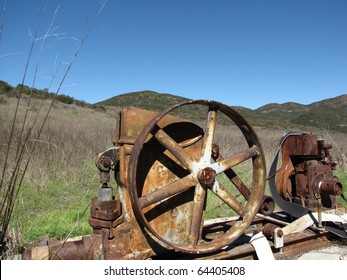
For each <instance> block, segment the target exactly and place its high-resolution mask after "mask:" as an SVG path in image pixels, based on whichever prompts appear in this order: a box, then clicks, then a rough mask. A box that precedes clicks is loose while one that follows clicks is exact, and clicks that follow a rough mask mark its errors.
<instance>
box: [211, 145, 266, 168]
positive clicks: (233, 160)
mask: <svg viewBox="0 0 347 280" xmlns="http://www.w3.org/2000/svg"><path fill="white" fill-rule="evenodd" d="M257 155H259V148H258V147H257V146H255V145H253V146H252V147H251V148H248V149H247V150H245V151H243V152H241V153H238V154H236V155H233V156H231V157H230V158H227V159H224V160H222V161H219V162H215V163H213V164H212V165H211V167H212V168H213V169H214V170H215V171H216V173H217V174H219V173H221V172H224V171H225V170H227V169H230V168H232V167H234V166H236V165H238V164H240V163H242V162H244V161H246V160H248V159H250V158H252V157H254V156H257Z"/></svg>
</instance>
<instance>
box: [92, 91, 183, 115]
mask: <svg viewBox="0 0 347 280" xmlns="http://www.w3.org/2000/svg"><path fill="white" fill-rule="evenodd" d="M188 100H189V99H188V98H184V97H180V96H176V95H172V94H167V93H158V92H155V91H151V90H144V91H137V92H130V93H125V94H120V95H117V96H114V97H111V98H109V99H106V100H104V101H101V102H98V103H96V105H101V106H115V107H126V106H134V107H139V108H142V109H149V110H154V111H162V110H164V109H166V108H169V107H171V106H173V105H175V104H177V103H181V102H184V101H188Z"/></svg>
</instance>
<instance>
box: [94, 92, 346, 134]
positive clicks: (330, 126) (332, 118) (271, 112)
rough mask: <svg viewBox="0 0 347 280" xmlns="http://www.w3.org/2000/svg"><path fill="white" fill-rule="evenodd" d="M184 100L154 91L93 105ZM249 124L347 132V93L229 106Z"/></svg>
mask: <svg viewBox="0 0 347 280" xmlns="http://www.w3.org/2000/svg"><path fill="white" fill-rule="evenodd" d="M188 100H189V99H188V98H184V97H179V96H175V95H171V94H167V93H165V94H163V93H158V92H155V91H149V90H146V91H138V92H131V93H125V94H121V95H117V96H114V97H112V98H109V99H106V100H104V101H101V102H98V103H96V105H100V106H116V107H125V106H135V107H139V108H143V109H149V110H155V111H161V110H164V109H166V108H168V107H171V106H173V105H175V104H177V103H180V102H184V101H188ZM233 108H234V109H235V110H236V111H238V112H239V113H240V114H241V115H242V116H243V117H244V118H245V119H246V120H247V121H248V122H249V123H250V124H252V125H254V126H261V127H272V128H281V129H283V128H285V129H288V130H289V129H305V130H307V129H309V130H312V129H313V130H323V131H330V130H331V131H337V132H343V133H347V110H346V109H347V94H344V95H341V96H338V97H335V98H329V99H325V100H322V101H319V102H314V103H312V104H309V105H302V104H299V103H294V102H288V103H284V104H277V103H270V104H267V105H265V106H262V107H260V108H258V109H256V110H251V109H249V108H245V107H236V106H235V107H233ZM180 113H183V114H184V116H185V117H187V114H189V117H191V118H193V119H199V118H200V119H204V118H206V116H205V114H204V113H203V112H200V111H196V110H191V108H184V109H183V108H182V110H181V111H180Z"/></svg>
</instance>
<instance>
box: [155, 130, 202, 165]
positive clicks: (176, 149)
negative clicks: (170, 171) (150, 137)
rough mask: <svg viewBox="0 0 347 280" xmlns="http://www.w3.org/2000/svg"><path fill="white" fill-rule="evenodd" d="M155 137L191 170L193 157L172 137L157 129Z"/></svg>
mask: <svg viewBox="0 0 347 280" xmlns="http://www.w3.org/2000/svg"><path fill="white" fill-rule="evenodd" d="M155 138H156V139H157V140H158V141H159V143H160V144H162V145H163V146H164V147H165V148H166V149H168V150H169V151H170V152H171V153H172V154H173V155H174V156H175V157H176V158H177V159H178V160H179V161H180V163H182V164H183V166H185V167H186V168H187V169H188V170H189V171H192V169H193V164H194V163H195V161H194V159H193V158H192V157H191V156H190V154H189V153H188V152H187V151H186V150H185V149H183V148H182V147H181V146H180V145H179V144H178V143H177V142H176V141H175V140H174V139H172V138H171V137H170V136H169V135H168V134H167V133H166V132H165V131H164V130H162V129H159V130H158V131H157V133H156V134H155Z"/></svg>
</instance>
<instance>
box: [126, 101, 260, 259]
mask: <svg viewBox="0 0 347 280" xmlns="http://www.w3.org/2000/svg"><path fill="white" fill-rule="evenodd" d="M189 105H203V106H207V107H208V108H209V113H208V114H209V115H208V118H210V111H216V112H218V111H221V112H222V113H224V114H225V115H226V116H227V117H229V118H230V119H231V120H232V121H233V122H234V123H235V124H236V125H237V126H238V128H239V129H240V130H241V132H242V134H243V136H244V137H245V139H246V141H247V143H248V146H249V149H248V150H247V153H244V154H242V155H240V157H241V156H243V157H246V158H247V157H248V158H247V160H248V159H252V167H253V180H252V192H251V193H250V197H249V199H248V200H247V204H246V206H245V207H244V209H242V211H243V212H244V213H243V214H242V215H243V217H242V219H240V220H239V221H237V222H236V225H233V226H232V227H231V228H230V229H229V230H227V231H226V232H225V233H224V234H223V235H222V237H221V238H218V239H217V240H216V239H215V240H212V241H210V242H206V243H200V244H199V241H200V240H199V237H197V236H196V234H195V233H192V232H191V230H190V234H191V233H192V235H193V236H192V237H189V239H191V240H193V241H192V242H191V243H190V242H189V244H188V245H187V244H177V243H174V242H171V241H169V240H166V239H165V238H163V237H162V236H160V235H159V234H157V232H156V231H155V230H154V229H153V228H152V227H151V225H150V224H149V222H148V220H147V219H146V217H145V215H144V213H143V212H142V209H143V208H144V207H145V206H146V205H149V204H148V203H154V202H153V201H155V202H157V201H156V199H157V198H151V197H148V199H144V198H143V197H141V196H139V194H138V191H137V190H138V187H137V179H136V176H137V169H138V165H139V155H140V153H141V150H142V148H143V146H144V143H145V141H146V138H147V137H148V135H149V134H151V131H153V128H154V127H155V126H156V124H157V123H158V122H159V121H160V120H161V119H162V118H163V117H164V116H165V115H167V114H168V113H170V112H172V111H173V110H175V109H176V108H178V107H182V106H189ZM213 114H214V113H212V114H211V116H213ZM208 123H209V120H208ZM206 129H208V128H206ZM212 132H213V130H212ZM213 133H214V132H213ZM205 134H208V133H207V132H206V133H205ZM158 135H159V134H158ZM164 136H165V135H164ZM164 136H157V137H158V138H159V137H164ZM153 137H154V136H153ZM206 137H207V138H206V139H207V140H204V144H203V145H204V148H203V149H204V151H203V154H204V155H206V154H207V155H208V154H209V151H208V149H209V147H207V146H211V145H212V143H211V139H212V141H213V137H212V138H211V137H208V136H206ZM163 141H164V142H165V140H163ZM205 142H209V143H208V144H206V143H205ZM166 144H167V143H166ZM167 145H169V144H167ZM206 147H207V148H206ZM210 148H211V149H212V146H211V147H210ZM178 156H179V155H178ZM237 156H238V155H235V157H237ZM202 157H203V156H202ZM180 160H181V162H183V161H187V160H186V158H185V157H182V159H180ZM202 161H203V159H201V160H200V163H201V162H202ZM224 162H225V161H224ZM184 164H185V165H186V166H189V168H190V170H189V171H190V175H191V176H190V177H189V176H187V181H189V180H191V181H189V182H196V181H195V178H196V180H198V183H199V184H201V185H200V187H201V188H198V187H197V186H195V190H194V199H195V197H197V196H198V195H199V194H197V193H198V192H200V194H201V195H203V193H204V189H205V191H206V189H207V188H210V189H212V188H218V187H219V186H214V185H213V186H212V185H208V182H209V180H210V179H211V178H210V177H209V176H206V173H209V172H212V171H211V169H212V170H214V171H215V170H217V172H219V170H222V169H218V168H219V167H218V166H219V165H218V164H219V163H218V162H215V163H213V164H211V163H209V164H208V163H206V164H205V165H204V168H201V167H200V168H195V167H194V166H193V165H192V164H191V162H189V161H188V162H184ZM265 169H266V168H265V157H264V154H263V151H262V148H261V144H260V142H259V138H258V136H257V135H256V133H255V131H254V130H253V128H252V127H251V126H250V125H249V124H248V123H247V121H246V120H245V119H244V118H243V117H242V116H241V115H240V114H239V113H237V112H236V111H235V110H233V109H232V108H231V107H230V106H227V105H225V104H223V103H219V102H216V101H211V100H193V101H188V102H182V103H179V104H176V105H174V106H172V107H170V108H167V109H166V110H163V111H162V112H160V113H158V114H157V115H156V116H155V117H154V118H153V119H152V120H151V121H150V122H149V123H148V124H147V125H146V126H145V127H144V129H143V130H142V132H141V133H140V135H139V136H138V138H137V140H136V142H135V145H134V147H133V149H132V153H131V156H130V160H129V172H128V186H129V193H130V199H131V204H132V207H133V211H134V214H135V216H136V219H137V221H138V223H139V224H141V225H142V226H143V227H144V228H145V229H146V231H147V232H149V233H150V234H151V235H153V236H154V239H157V240H158V241H159V242H163V243H164V244H167V245H168V246H169V247H171V248H173V249H175V250H176V251H180V252H184V253H189V254H201V253H210V252H213V251H217V250H220V249H221V248H223V247H226V246H228V245H230V244H231V243H232V242H233V241H235V240H236V239H237V238H238V237H239V236H240V235H241V234H242V233H243V232H244V230H245V229H246V228H247V227H248V226H249V225H250V224H251V222H252V221H253V219H254V217H255V215H256V213H257V211H258V209H259V207H260V203H261V200H262V197H263V195H264V189H265V180H266V170H265ZM202 171H204V172H203V175H202ZM222 172H223V171H222ZM212 173H213V172H212ZM210 175H211V174H210ZM215 175H216V174H212V177H213V176H215ZM201 177H203V178H201ZM198 178H200V179H201V180H202V181H200V179H198ZM204 179H206V181H205V180H204ZM214 182H217V181H214ZM187 184H188V183H187ZM214 184H215V183H214ZM217 185H218V182H217ZM198 189H199V190H198ZM214 191H215V193H216V192H218V191H220V192H222V193H223V188H221V189H215V190H214ZM157 194H158V196H159V197H160V195H159V192H158V193H157ZM222 196H225V195H222ZM225 199H226V200H228V199H230V198H228V197H227V196H225ZM147 200H148V201H150V202H147ZM231 200H232V199H231ZM158 201H161V200H158ZM230 203H233V202H232V201H231V202H230ZM193 205H195V204H194V203H193ZM197 208H199V207H198V206H197ZM200 208H201V206H200ZM231 208H232V207H231ZM232 209H234V208H232ZM192 211H197V212H199V209H198V210H194V207H193V210H192ZM240 211H241V210H240ZM202 219H203V218H202ZM202 222H203V221H202ZM202 222H200V224H201V226H202ZM192 225H193V226H192ZM198 225H199V222H192V224H191V225H190V226H191V227H192V228H194V226H195V227H198ZM196 239H198V240H196Z"/></svg>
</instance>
